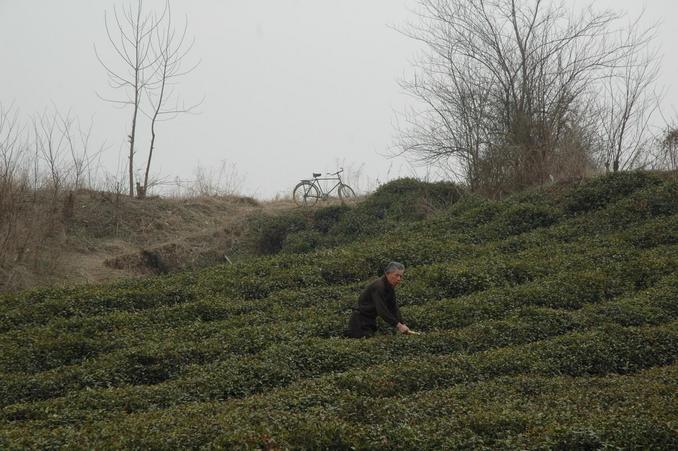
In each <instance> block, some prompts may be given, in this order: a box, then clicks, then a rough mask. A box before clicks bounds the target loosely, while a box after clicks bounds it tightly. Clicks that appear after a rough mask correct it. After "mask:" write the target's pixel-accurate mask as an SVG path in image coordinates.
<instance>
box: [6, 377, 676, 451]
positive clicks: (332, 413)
mask: <svg viewBox="0 0 678 451" xmlns="http://www.w3.org/2000/svg"><path fill="white" fill-rule="evenodd" d="M677 376H678V367H677V366H676V365H675V364H674V365H671V366H668V367H663V368H654V369H651V370H645V371H642V370H641V371H640V372H638V373H631V374H628V375H623V376H619V375H607V376H606V377H604V378H601V377H599V376H594V377H591V376H586V375H583V376H579V377H576V378H572V377H571V376H554V377H544V376H541V375H539V374H516V375H512V376H506V375H504V376H499V377H496V378H492V379H487V380H477V381H475V382H467V383H464V384H454V385H452V386H450V387H447V388H436V389H429V390H425V391H417V392H416V393H411V394H405V393H398V392H399V390H398V387H393V390H392V392H395V394H394V395H392V396H389V397H381V396H379V397H373V398H371V399H369V400H368V399H366V398H364V397H361V396H359V395H358V394H356V393H355V391H354V390H352V389H351V388H342V387H341V385H342V383H341V381H342V379H341V378H342V376H341V375H339V376H329V377H324V378H321V379H314V380H308V381H302V382H300V383H298V384H294V385H291V386H288V387H285V388H282V389H279V390H273V391H268V392H266V393H265V394H262V395H260V396H255V397H250V398H246V399H243V400H231V401H227V402H225V403H214V402H205V403H191V404H185V405H180V406H174V407H169V408H162V409H157V410H146V411H143V412H136V413H131V414H118V415H116V414H112V415H111V416H110V417H104V418H103V419H102V420H100V421H97V419H96V418H81V419H82V420H85V423H84V424H83V423H76V422H73V423H72V424H71V425H69V423H61V424H51V423H50V422H49V421H48V420H47V421H44V420H43V421H44V422H40V421H33V422H31V423H26V424H24V423H21V422H19V423H10V424H5V425H3V426H2V428H1V429H0V437H3V439H4V440H5V443H6V444H9V443H12V444H14V445H15V446H24V447H25V446H32V447H33V446H41V447H44V446H56V445H59V446H68V445H70V446H74V445H75V446H86V447H102V446H104V447H106V446H111V445H113V444H116V445H118V446H125V447H141V446H144V447H167V446H179V447H197V446H207V445H212V446H217V445H219V446H228V447H256V446H266V445H273V446H279V447H316V446H317V447H326V446H344V447H351V446H354V447H385V448H402V447H405V448H412V447H422V448H428V447H439V446H442V447H448V446H452V447H457V446H478V445H482V446H491V447H495V448H496V447H519V448H524V447H544V448H551V447H564V448H569V447H577V446H584V445H591V446H594V447H599V446H605V445H607V446H617V447H620V446H621V447H625V446H634V447H641V448H643V447H649V448H666V449H669V448H670V447H671V445H672V444H675V443H676V437H675V433H674V432H675V431H674V430H673V429H672V428H671V426H670V424H671V423H670V422H671V418H672V414H673V412H674V408H675V406H674V405H673V402H672V401H671V400H672V399H673V393H674V390H675V385H674V383H673V382H674V381H675V379H676V377H677ZM639 401H641V402H640V403H639ZM44 416H45V417H48V416H49V415H44ZM74 419H75V418H74ZM319 420H321V421H319ZM28 431H30V432H31V433H28Z"/></svg>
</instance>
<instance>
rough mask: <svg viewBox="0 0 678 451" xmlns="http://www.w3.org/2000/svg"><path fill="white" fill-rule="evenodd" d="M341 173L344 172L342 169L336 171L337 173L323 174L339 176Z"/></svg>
mask: <svg viewBox="0 0 678 451" xmlns="http://www.w3.org/2000/svg"><path fill="white" fill-rule="evenodd" d="M342 172H344V168H341V169H340V170H338V171H337V172H328V173H327V174H325V175H339V174H341V173H342Z"/></svg>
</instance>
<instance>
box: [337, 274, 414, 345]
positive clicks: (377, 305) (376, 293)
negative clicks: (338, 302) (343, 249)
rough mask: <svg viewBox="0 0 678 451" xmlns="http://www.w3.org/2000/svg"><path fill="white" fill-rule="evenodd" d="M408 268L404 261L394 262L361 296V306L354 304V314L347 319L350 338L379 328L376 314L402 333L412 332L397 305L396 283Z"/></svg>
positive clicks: (368, 335)
mask: <svg viewBox="0 0 678 451" xmlns="http://www.w3.org/2000/svg"><path fill="white" fill-rule="evenodd" d="M404 272H405V267H404V266H403V264H402V263H398V262H391V263H389V264H388V266H387V267H386V270H385V271H384V275H383V276H382V277H381V278H379V279H377V280H375V281H374V282H372V283H371V284H369V285H368V286H367V288H365V291H363V293H362V294H361V295H360V298H358V306H357V307H353V314H352V315H351V319H350V320H349V321H348V330H347V331H346V334H347V335H348V336H349V337H351V338H361V337H371V336H372V335H374V333H375V332H376V330H377V316H380V317H381V319H383V320H384V321H385V322H387V323H388V324H390V325H391V326H393V327H395V328H396V329H397V330H398V332H400V333H403V334H409V333H411V331H410V329H409V328H408V327H407V326H406V325H405V324H403V320H402V317H401V316H400V309H399V308H398V304H396V298H395V290H394V288H395V287H396V285H398V284H399V283H400V280H401V279H402V278H403V273H404Z"/></svg>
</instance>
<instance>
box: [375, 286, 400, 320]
mask: <svg viewBox="0 0 678 451" xmlns="http://www.w3.org/2000/svg"><path fill="white" fill-rule="evenodd" d="M372 302H374V306H375V307H376V309H377V315H379V316H380V317H381V319H383V320H384V321H386V322H387V323H388V324H390V325H391V326H393V327H397V326H398V324H399V323H400V321H398V318H397V317H396V316H395V315H394V314H393V313H392V312H391V310H389V308H388V306H387V305H386V301H385V300H384V298H382V297H381V294H379V292H378V291H377V290H373V291H372Z"/></svg>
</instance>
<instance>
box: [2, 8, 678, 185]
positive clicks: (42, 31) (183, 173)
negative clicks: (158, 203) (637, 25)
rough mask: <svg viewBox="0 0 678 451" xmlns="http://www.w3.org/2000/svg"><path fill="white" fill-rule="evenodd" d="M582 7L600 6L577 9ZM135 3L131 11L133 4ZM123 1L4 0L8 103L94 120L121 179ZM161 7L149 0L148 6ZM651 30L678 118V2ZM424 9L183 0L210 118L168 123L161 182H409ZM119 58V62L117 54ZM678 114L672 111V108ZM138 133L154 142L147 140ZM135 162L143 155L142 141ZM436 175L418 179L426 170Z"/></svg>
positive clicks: (126, 116) (653, 13)
mask: <svg viewBox="0 0 678 451" xmlns="http://www.w3.org/2000/svg"><path fill="white" fill-rule="evenodd" d="M570 2H571V3H572V4H573V5H586V4H589V3H590V2H586V1H583V0H570ZM128 3H129V2H127V4H128ZM124 4H126V3H125V2H123V1H113V0H101V1H94V0H60V1H58V2H57V1H50V0H0V42H1V45H0V102H2V103H3V104H5V105H7V104H10V103H14V105H15V107H17V108H19V109H20V110H21V113H22V115H23V116H25V117H29V116H30V115H32V114H35V113H39V112H41V111H43V110H44V109H45V108H46V107H49V106H51V105H56V107H58V108H59V109H60V110H61V111H63V112H65V111H69V110H70V111H71V112H72V114H73V115H75V116H77V117H79V118H80V120H81V121H83V122H84V123H88V122H89V121H90V119H91V118H93V121H94V132H93V140H94V141H95V142H96V143H103V142H105V143H106V151H105V154H104V156H103V158H102V162H103V164H104V165H105V166H106V169H107V170H108V171H109V172H111V173H115V172H119V173H122V172H124V164H125V158H126V151H127V148H126V145H127V144H126V136H127V134H128V132H129V130H128V129H129V121H130V112H129V110H120V109H116V108H115V107H114V106H112V105H111V104H108V103H105V102H103V101H102V100H100V99H99V98H98V97H97V93H99V94H101V95H103V96H108V97H111V96H115V95H116V94H115V92H114V91H112V90H111V89H110V88H109V87H108V85H107V79H106V74H105V72H104V70H103V68H102V67H101V65H100V64H99V63H98V61H97V59H96V57H95V53H94V45H96V46H97V49H99V50H100V52H101V53H102V54H103V55H104V56H105V57H106V56H107V55H108V56H109V57H110V46H109V44H108V42H107V39H106V34H105V29H104V11H105V10H108V11H109V13H111V12H112V10H113V5H118V7H120V6H122V5H124ZM161 4H162V2H159V1H148V0H147V1H146V2H145V6H146V9H153V8H158V7H161V6H160V5H161ZM593 4H594V7H596V8H611V7H612V8H617V9H623V10H627V11H629V12H630V13H631V14H632V15H635V14H638V12H639V11H640V10H641V8H642V6H643V2H640V1H634V0H617V1H613V0H596V1H594V2H593ZM645 5H646V10H647V11H646V18H647V20H648V21H657V20H662V19H664V18H665V19H666V21H665V23H663V24H661V25H660V29H659V38H660V42H661V44H662V47H663V53H664V54H665V55H666V57H665V58H664V65H663V69H662V78H661V80H660V82H661V84H663V85H666V86H667V89H668V95H667V103H666V105H667V106H668V108H669V110H670V111H675V107H676V106H677V105H678V91H677V87H676V86H670V83H672V82H673V80H675V79H676V78H677V77H676V75H678V66H677V62H676V61H677V60H678V59H676V58H675V57H673V58H672V57H671V56H670V53H669V52H670V51H673V49H674V48H675V46H676V43H678V27H676V26H675V24H674V23H673V22H674V18H675V17H678V2H677V1H675V0H647V2H645ZM415 6H416V0H266V1H264V0H238V1H235V0H221V1H220V0H193V1H190V2H189V1H187V0H182V1H173V2H172V10H173V13H174V15H175V17H177V18H181V20H182V21H183V19H184V16H187V18H188V27H189V35H190V36H192V37H194V38H195V46H194V48H193V50H192V52H191V54H190V55H189V56H188V62H189V63H190V62H191V61H193V62H197V61H200V65H199V66H198V68H197V69H196V70H195V71H193V72H192V73H191V74H190V75H189V76H187V77H186V78H185V79H183V81H182V82H181V84H180V85H179V86H178V87H177V89H178V92H179V93H180V94H181V97H182V98H183V99H185V100H186V102H188V103H191V102H194V101H198V100H200V99H201V98H203V97H204V98H205V100H204V102H203V104H202V105H201V106H200V107H199V108H198V111H199V114H194V115H184V116H180V117H178V118H176V119H174V120H172V121H171V122H165V123H163V124H161V125H160V127H159V132H158V134H159V137H158V141H157V145H156V148H157V153H156V157H155V166H154V168H155V170H154V171H153V172H154V173H155V174H156V175H158V176H161V177H165V178H169V179H173V178H174V177H180V178H182V179H187V180H190V179H192V178H193V177H194V172H195V169H196V167H197V166H199V165H200V166H202V167H204V168H216V167H218V166H219V165H220V164H221V162H223V161H226V162H227V163H228V164H235V165H236V167H237V171H238V173H239V174H240V176H241V177H242V178H243V179H244V180H243V182H242V184H241V189H242V191H243V192H244V194H249V195H254V196H257V197H260V198H268V197H272V196H274V195H276V194H286V193H288V192H289V191H290V190H291V188H292V187H293V186H294V184H295V183H296V182H297V181H298V179H300V178H304V177H308V176H310V173H311V172H312V171H335V170H337V169H338V167H339V166H341V165H343V166H345V167H346V168H347V169H349V168H351V169H352V172H353V173H354V174H355V173H356V171H357V170H358V169H360V173H361V174H362V175H363V180H362V181H360V185H362V186H361V188H363V189H365V188H370V186H369V184H370V183H369V182H368V181H366V179H365V178H369V179H370V180H371V183H372V184H374V183H375V182H377V181H379V182H383V181H385V180H387V179H390V178H394V177H397V176H405V175H411V174H412V168H411V167H410V166H409V165H408V164H407V163H406V162H405V161H404V160H401V159H388V158H386V156H385V155H387V154H388V153H389V149H390V148H392V146H393V144H394V143H395V140H396V130H395V127H394V121H395V113H396V112H398V111H403V109H404V108H406V106H407V105H408V104H411V103H412V100H411V99H410V98H408V96H406V95H405V94H404V93H403V92H402V90H401V88H400V87H399V85H398V80H400V79H402V78H403V77H406V76H407V75H408V74H411V73H412V66H411V60H412V58H413V56H414V54H415V52H416V51H417V49H418V44H417V43H416V42H414V41H412V40H410V39H408V38H406V37H404V36H403V35H401V34H400V33H398V32H397V31H395V30H394V29H393V26H396V27H397V26H402V25H404V24H405V23H406V22H407V21H412V20H414V19H415V16H413V14H412V12H411V10H412V9H413V8H415ZM110 61H114V59H113V58H112V57H110ZM671 108H673V109H671ZM141 138H144V136H143V135H142V137H141ZM141 145H142V148H141V149H139V152H140V153H139V155H138V156H137V162H136V163H137V164H136V166H138V167H141V166H142V161H143V160H144V159H145V158H146V146H147V145H144V144H141ZM424 173H425V171H423V170H419V174H420V175H423V174H424Z"/></svg>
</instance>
